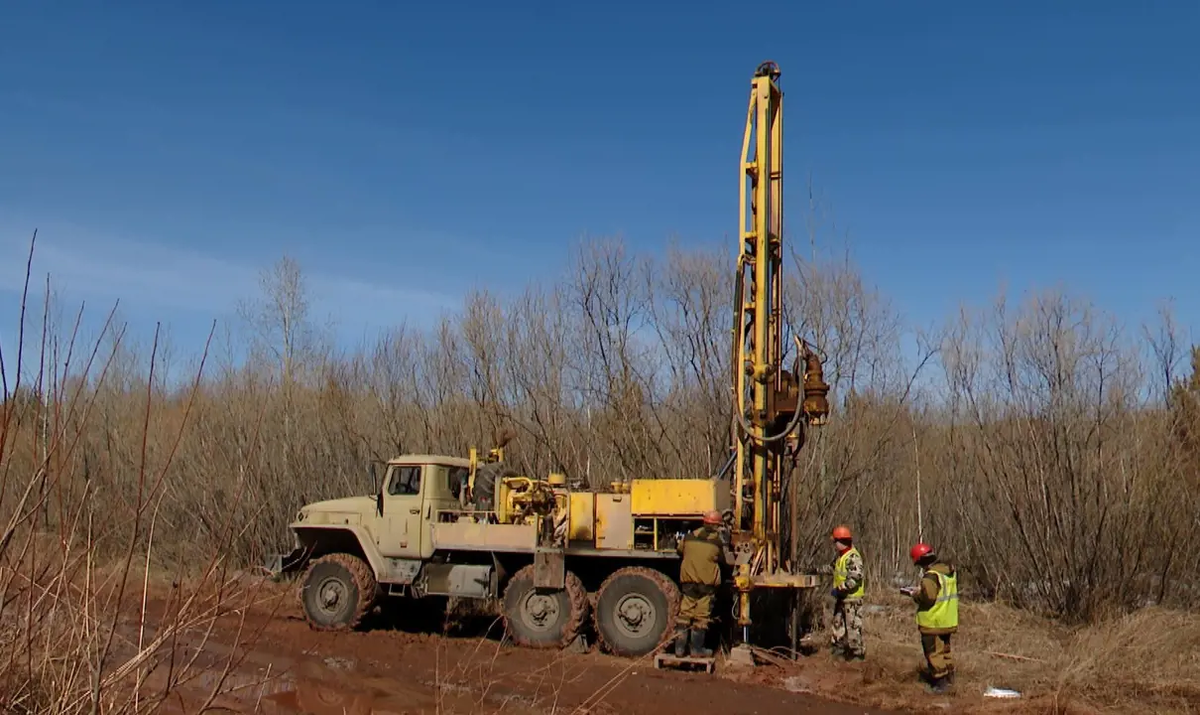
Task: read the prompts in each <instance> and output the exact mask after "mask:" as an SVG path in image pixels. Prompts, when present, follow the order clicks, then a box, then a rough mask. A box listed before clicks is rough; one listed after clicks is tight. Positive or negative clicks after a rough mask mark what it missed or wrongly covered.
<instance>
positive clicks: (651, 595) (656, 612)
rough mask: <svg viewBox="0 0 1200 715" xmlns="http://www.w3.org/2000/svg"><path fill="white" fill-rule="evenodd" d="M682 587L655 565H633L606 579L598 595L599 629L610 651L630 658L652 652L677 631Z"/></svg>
mask: <svg viewBox="0 0 1200 715" xmlns="http://www.w3.org/2000/svg"><path fill="white" fill-rule="evenodd" d="M678 614H679V587H678V586H676V585H675V582H674V581H672V580H671V579H670V578H668V577H667V576H666V575H665V574H662V573H660V572H658V571H655V570H654V569H648V568H644V567H641V566H631V567H628V568H623V569H618V570H617V571H614V572H613V573H612V575H611V576H609V577H608V578H606V579H605V580H604V583H603V584H602V585H601V586H600V593H599V595H598V596H597V598H596V631H597V634H598V635H599V636H600V644H601V647H603V648H604V649H605V650H606V651H608V652H609V653H612V654H614V655H619V656H623V657H626V658H636V657H639V656H643V655H646V654H647V653H650V652H652V651H653V650H654V649H655V648H657V647H658V646H659V645H661V644H662V643H663V642H664V641H666V640H667V639H668V638H669V637H670V636H671V635H672V634H673V632H674V625H675V617H676V616H677V615H678Z"/></svg>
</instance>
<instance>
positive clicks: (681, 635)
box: [675, 626, 688, 658]
mask: <svg viewBox="0 0 1200 715" xmlns="http://www.w3.org/2000/svg"><path fill="white" fill-rule="evenodd" d="M687 647H688V631H687V628H685V627H684V626H675V657H676V658H683V657H684V656H686V655H687Z"/></svg>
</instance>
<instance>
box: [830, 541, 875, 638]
mask: <svg viewBox="0 0 1200 715" xmlns="http://www.w3.org/2000/svg"><path fill="white" fill-rule="evenodd" d="M833 547H834V550H835V551H837V559H836V560H835V561H834V563H833V590H832V591H831V592H830V595H831V596H832V597H833V614H832V619H831V620H832V623H831V624H830V630H831V631H832V637H831V638H830V646H831V649H832V651H833V655H834V656H835V657H843V658H848V659H850V658H852V659H856V660H863V659H865V658H866V657H867V649H866V644H865V643H864V642H863V613H862V605H863V594H864V592H865V588H866V576H865V575H864V569H863V557H862V554H860V553H859V552H858V549H856V548H855V547H854V540H853V537H852V535H851V534H850V527H848V526H845V525H842V526H838V527H837V528H835V529H834V530H833Z"/></svg>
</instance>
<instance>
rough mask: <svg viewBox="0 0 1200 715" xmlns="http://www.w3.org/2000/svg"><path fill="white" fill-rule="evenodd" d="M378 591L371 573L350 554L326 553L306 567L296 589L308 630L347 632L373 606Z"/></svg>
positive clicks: (358, 559) (357, 624)
mask: <svg viewBox="0 0 1200 715" xmlns="http://www.w3.org/2000/svg"><path fill="white" fill-rule="evenodd" d="M378 590H379V586H378V584H377V583H376V582H375V574H373V573H371V567H370V566H368V565H367V563H366V562H365V561H363V560H362V559H360V558H358V557H357V556H353V555H351V554H329V555H328V556H322V557H321V558H319V559H317V560H316V561H314V562H312V565H311V566H309V567H308V573H306V574H305V575H304V581H303V582H302V584H301V586H300V603H301V605H302V606H303V608H304V616H305V618H306V619H307V620H308V624H309V626H311V627H312V628H315V629H316V630H321V631H344V630H351V629H353V628H357V627H358V626H359V625H360V624H361V623H362V619H363V617H364V616H366V615H367V611H369V610H371V606H373V605H375V599H376V595H377V594H378Z"/></svg>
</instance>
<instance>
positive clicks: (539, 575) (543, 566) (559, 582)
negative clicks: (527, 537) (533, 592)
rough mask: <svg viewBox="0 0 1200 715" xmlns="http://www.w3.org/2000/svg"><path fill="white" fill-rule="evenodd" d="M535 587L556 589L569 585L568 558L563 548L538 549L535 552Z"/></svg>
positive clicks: (559, 589)
mask: <svg viewBox="0 0 1200 715" xmlns="http://www.w3.org/2000/svg"><path fill="white" fill-rule="evenodd" d="M533 587H534V588H551V589H554V590H556V591H561V590H562V589H564V588H566V587H567V568H566V558H565V555H564V554H563V550H562V549H538V550H537V551H535V552H534V554H533Z"/></svg>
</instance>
